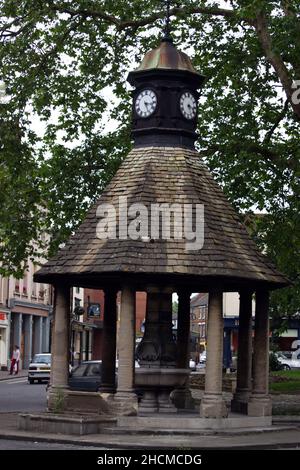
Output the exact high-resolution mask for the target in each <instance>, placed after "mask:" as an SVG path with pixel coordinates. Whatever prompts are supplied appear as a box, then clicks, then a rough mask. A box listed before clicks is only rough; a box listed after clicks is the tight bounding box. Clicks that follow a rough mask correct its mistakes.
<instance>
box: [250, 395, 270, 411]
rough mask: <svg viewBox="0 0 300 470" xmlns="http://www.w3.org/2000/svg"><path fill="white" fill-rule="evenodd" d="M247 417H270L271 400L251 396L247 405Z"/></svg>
mask: <svg viewBox="0 0 300 470" xmlns="http://www.w3.org/2000/svg"><path fill="white" fill-rule="evenodd" d="M248 416H272V400H271V398H270V397H269V396H264V397H260V396H255V395H252V396H251V397H250V400H249V403H248Z"/></svg>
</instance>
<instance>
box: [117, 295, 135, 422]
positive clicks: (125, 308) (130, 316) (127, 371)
mask: <svg viewBox="0 0 300 470" xmlns="http://www.w3.org/2000/svg"><path fill="white" fill-rule="evenodd" d="M134 349H135V291H134V290H133V289H132V288H131V287H129V286H124V287H123V289H122V292H121V313H120V326H119V336H118V352H119V367H118V388H117V393H116V395H115V398H116V400H117V401H119V403H120V404H122V405H124V406H125V407H126V406H127V405H129V406H130V407H131V406H132V405H134V408H135V410H133V409H132V410H131V412H132V413H133V412H134V411H135V413H136V407H137V397H136V394H135V393H134V389H133V388H134Z"/></svg>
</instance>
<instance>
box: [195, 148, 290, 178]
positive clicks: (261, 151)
mask: <svg viewBox="0 0 300 470" xmlns="http://www.w3.org/2000/svg"><path fill="white" fill-rule="evenodd" d="M232 145H233V150H234V152H236V153H240V152H248V153H253V154H255V155H257V154H258V155H261V156H262V157H264V158H266V159H267V160H268V161H269V162H270V163H271V164H272V165H273V166H274V168H275V167H277V168H281V167H282V156H281V155H280V154H278V153H277V152H274V151H273V150H271V149H269V148H267V147H266V146H265V144H264V142H263V143H262V144H260V143H257V142H247V141H245V142H235V143H233V144H232ZM221 151H222V146H219V145H210V146H209V147H207V148H206V149H205V150H201V152H200V154H201V155H206V156H209V155H213V154H214V153H216V152H221ZM284 164H285V166H286V167H287V168H288V169H290V170H292V171H294V170H295V168H297V167H298V166H299V162H298V160H297V159H296V158H290V159H289V160H285V162H284Z"/></svg>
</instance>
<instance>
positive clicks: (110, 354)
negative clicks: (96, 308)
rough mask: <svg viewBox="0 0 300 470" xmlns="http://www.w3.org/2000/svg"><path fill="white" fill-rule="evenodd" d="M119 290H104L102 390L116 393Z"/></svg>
mask: <svg viewBox="0 0 300 470" xmlns="http://www.w3.org/2000/svg"><path fill="white" fill-rule="evenodd" d="M116 335H117V290H116V289H106V290H105V291H104V324H103V336H102V338H103V340H102V384H101V391H103V392H108V393H114V392H115V389H116V341H117V338H116Z"/></svg>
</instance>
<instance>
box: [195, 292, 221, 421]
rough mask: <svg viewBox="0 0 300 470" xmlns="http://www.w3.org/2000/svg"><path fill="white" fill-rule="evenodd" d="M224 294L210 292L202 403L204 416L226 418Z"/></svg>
mask: <svg viewBox="0 0 300 470" xmlns="http://www.w3.org/2000/svg"><path fill="white" fill-rule="evenodd" d="M222 306H223V295H222V291H221V290H212V291H210V292H209V302H208V328H207V349H206V350H207V359H206V371H205V392H204V396H203V399H202V400H201V405H200V416H201V417H202V418H225V417H226V416H227V408H226V404H225V401H224V400H223V397H222V369H223V312H222Z"/></svg>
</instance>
